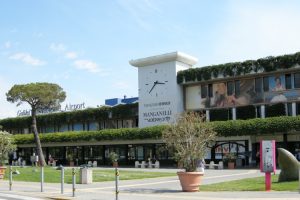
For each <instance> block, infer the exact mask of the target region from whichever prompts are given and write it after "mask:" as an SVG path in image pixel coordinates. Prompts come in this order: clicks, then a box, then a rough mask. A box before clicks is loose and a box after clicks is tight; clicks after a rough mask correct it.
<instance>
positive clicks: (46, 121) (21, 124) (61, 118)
mask: <svg viewBox="0 0 300 200" xmlns="http://www.w3.org/2000/svg"><path fill="white" fill-rule="evenodd" d="M110 115H111V117H112V118H114V119H118V118H123V119H126V118H130V117H135V116H137V115H138V104H137V103H134V104H125V105H118V106H114V107H107V106H103V107H100V108H88V109H85V110H77V111H73V112H59V113H51V114H45V115H38V116H37V124H38V126H40V127H41V126H49V125H62V124H68V123H72V122H87V121H100V120H106V119H109V116H110ZM0 125H2V126H3V128H4V129H6V130H9V129H18V128H28V127H30V126H31V117H15V118H6V119H2V120H0Z"/></svg>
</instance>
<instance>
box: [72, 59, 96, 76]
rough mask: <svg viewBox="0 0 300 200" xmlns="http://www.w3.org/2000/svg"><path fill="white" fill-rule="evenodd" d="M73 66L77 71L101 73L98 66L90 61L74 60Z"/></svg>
mask: <svg viewBox="0 0 300 200" xmlns="http://www.w3.org/2000/svg"><path fill="white" fill-rule="evenodd" d="M74 66H75V67H76V68H77V69H82V70H87V71H89V72H91V73H98V72H100V71H101V69H100V68H99V66H98V64H97V63H95V62H93V61H90V60H76V61H74Z"/></svg>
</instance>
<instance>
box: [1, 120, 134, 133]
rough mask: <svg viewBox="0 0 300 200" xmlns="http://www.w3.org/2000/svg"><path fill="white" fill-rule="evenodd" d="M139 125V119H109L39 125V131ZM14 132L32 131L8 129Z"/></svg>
mask: <svg viewBox="0 0 300 200" xmlns="http://www.w3.org/2000/svg"><path fill="white" fill-rule="evenodd" d="M135 127H138V119H137V118H136V119H126V120H107V121H101V122H89V123H71V124H63V125H57V126H48V127H38V131H39V133H53V132H66V131H97V130H102V129H115V128H135ZM6 131H8V132H10V133H12V134H27V133H31V129H30V128H22V129H18V130H6Z"/></svg>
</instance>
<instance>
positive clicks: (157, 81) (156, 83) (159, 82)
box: [156, 81, 165, 84]
mask: <svg viewBox="0 0 300 200" xmlns="http://www.w3.org/2000/svg"><path fill="white" fill-rule="evenodd" d="M156 84H165V83H162V82H158V81H157V82H156Z"/></svg>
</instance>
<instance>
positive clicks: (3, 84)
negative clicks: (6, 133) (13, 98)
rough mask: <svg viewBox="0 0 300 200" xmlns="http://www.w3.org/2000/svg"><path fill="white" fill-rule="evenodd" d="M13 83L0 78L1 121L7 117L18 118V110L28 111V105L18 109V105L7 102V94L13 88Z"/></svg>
mask: <svg viewBox="0 0 300 200" xmlns="http://www.w3.org/2000/svg"><path fill="white" fill-rule="evenodd" d="M12 82H14V81H8V80H6V79H5V78H4V77H1V76H0V119H2V118H7V117H16V116H17V111H18V110H23V109H28V108H29V106H28V105H26V103H24V104H22V105H21V106H19V107H17V105H16V104H13V103H10V102H8V101H7V100H6V93H7V92H8V90H9V89H10V88H11V87H12V86H13V84H12Z"/></svg>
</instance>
